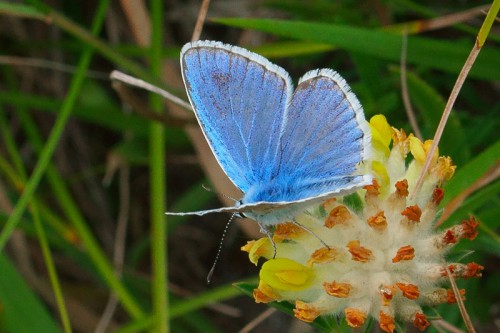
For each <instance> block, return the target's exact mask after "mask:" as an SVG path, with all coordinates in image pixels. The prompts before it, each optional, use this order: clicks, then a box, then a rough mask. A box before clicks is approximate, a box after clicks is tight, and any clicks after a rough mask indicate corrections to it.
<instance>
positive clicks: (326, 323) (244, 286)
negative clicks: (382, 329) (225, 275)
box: [234, 282, 339, 332]
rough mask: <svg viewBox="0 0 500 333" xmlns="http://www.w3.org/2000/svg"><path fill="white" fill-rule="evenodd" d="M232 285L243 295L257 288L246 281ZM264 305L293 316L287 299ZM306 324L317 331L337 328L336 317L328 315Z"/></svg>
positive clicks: (331, 330)
mask: <svg viewBox="0 0 500 333" xmlns="http://www.w3.org/2000/svg"><path fill="white" fill-rule="evenodd" d="M234 286H235V287H236V288H238V289H239V290H240V291H241V292H243V293H244V294H245V295H247V296H250V297H253V290H254V289H255V288H257V284H255V283H248V282H239V283H235V284H234ZM266 305H268V306H270V307H272V308H275V309H277V310H279V311H281V312H284V313H286V314H288V315H290V316H292V317H293V316H294V314H293V309H294V308H295V306H294V305H293V304H292V303H290V302H287V301H281V302H270V303H267V304H266ZM332 321H333V322H332ZM308 324H309V325H311V326H312V327H314V328H315V329H317V330H318V331H319V332H336V331H338V330H333V328H338V326H339V324H338V322H337V319H336V318H333V317H328V318H327V317H318V318H316V320H314V321H313V322H312V323H308Z"/></svg>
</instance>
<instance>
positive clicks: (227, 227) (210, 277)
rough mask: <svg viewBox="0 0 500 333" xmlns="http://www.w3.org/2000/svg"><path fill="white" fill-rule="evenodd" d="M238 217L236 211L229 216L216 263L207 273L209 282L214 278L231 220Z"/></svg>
mask: <svg viewBox="0 0 500 333" xmlns="http://www.w3.org/2000/svg"><path fill="white" fill-rule="evenodd" d="M235 218H236V213H233V215H231V217H230V218H229V221H227V223H226V227H225V228H224V231H223V232H222V237H221V239H220V244H219V249H218V250H217V254H216V255H215V259H214V263H213V264H212V268H210V271H209V272H208V274H207V284H210V282H211V280H212V275H214V271H215V266H217V263H218V262H219V257H220V254H221V252H222V245H223V243H224V239H225V238H226V234H227V230H228V229H229V226H230V225H231V222H233V221H234V219H235Z"/></svg>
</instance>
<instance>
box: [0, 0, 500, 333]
mask: <svg viewBox="0 0 500 333" xmlns="http://www.w3.org/2000/svg"><path fill="white" fill-rule="evenodd" d="M489 4H491V3H490V2H488V1H439V2H436V1H409V0H385V1H382V0H373V1H328V0H311V1H299V0H284V1H270V0H269V1H252V0H238V1H222V0H221V1H217V0H214V1H212V2H211V3H210V6H209V8H208V18H207V21H206V22H205V24H204V27H203V31H202V33H201V39H211V40H220V41H223V42H226V43H230V44H234V45H240V46H243V47H246V48H249V49H251V50H253V51H255V52H258V53H260V54H262V55H264V56H266V57H268V58H269V59H270V60H271V61H273V62H275V63H277V64H279V65H280V66H282V67H284V68H285V69H287V71H289V72H290V74H291V76H292V77H293V78H294V80H297V79H298V78H299V77H300V76H301V75H302V74H303V73H305V72H306V71H308V70H311V69H315V68H323V67H327V68H332V69H335V70H336V71H338V72H339V73H341V75H342V76H343V77H344V78H345V79H346V80H347V82H348V83H349V84H350V85H351V87H352V89H353V91H354V92H355V93H356V95H357V96H358V98H359V100H360V101H361V103H362V104H363V107H364V109H365V113H366V116H367V118H369V117H371V116H372V115H375V114H379V113H382V114H384V115H385V116H386V117H387V119H388V121H389V123H390V124H391V125H393V126H395V127H398V128H404V129H405V130H406V131H407V133H409V132H413V129H412V128H411V126H410V124H409V121H408V117H407V113H406V111H405V106H404V104H403V99H402V90H403V89H402V85H401V51H402V49H403V40H404V38H403V35H404V34H405V33H406V34H407V35H408V37H407V47H406V63H407V66H406V69H407V77H406V80H407V85H408V88H407V92H408V95H409V98H410V101H411V104H412V106H413V109H414V113H415V115H416V120H417V123H418V125H419V127H420V129H421V132H422V136H423V137H424V138H429V139H430V138H432V137H433V135H434V132H435V130H436V127H437V124H438V122H439V119H440V117H441V114H442V111H443V109H444V106H445V103H446V100H447V99H448V96H449V94H450V91H451V89H452V87H453V84H454V82H455V80H456V78H457V76H458V73H459V72H460V70H461V68H462V66H463V64H464V62H465V60H466V58H467V56H468V54H469V52H470V50H471V49H472V47H473V46H474V43H475V41H476V36H477V33H478V31H479V28H480V27H481V24H482V23H483V21H484V19H485V16H486V12H487V10H488V8H489ZM200 5H201V1H180V0H169V1H154V0H152V1H144V2H143V1H36V0H32V1H0V14H1V15H2V16H1V19H0V45H1V48H0V49H1V52H0V134H1V139H0V226H1V231H0V248H1V251H2V252H1V254H0V331H1V332H13V333H14V332H63V331H64V332H70V331H74V332H115V331H116V332H143V331H151V332H166V331H168V330H169V329H170V331H172V332H238V331H240V330H242V329H244V328H245V327H246V325H247V324H248V323H252V322H253V320H255V318H256V317H257V316H259V315H261V314H263V313H264V314H265V315H266V316H267V317H266V319H265V320H264V321H263V322H262V323H257V322H255V323H256V327H255V328H253V330H252V332H307V331H309V330H310V329H309V328H308V326H307V325H305V324H303V323H299V322H298V321H297V320H295V319H294V318H292V317H289V316H287V315H286V314H283V313H281V312H272V313H271V312H269V313H267V309H268V308H267V307H266V306H265V305H262V304H255V303H254V301H253V299H252V298H250V297H247V296H243V294H242V293H241V292H240V290H238V289H236V288H234V287H233V286H232V283H234V282H237V281H243V280H244V281H249V282H255V279H256V274H257V269H256V268H255V267H254V266H253V265H251V264H250V263H249V262H248V259H247V256H246V255H245V253H243V252H241V251H240V249H239V248H240V246H242V245H243V244H244V243H245V242H246V240H248V239H250V238H251V237H252V235H253V234H252V231H251V230H246V231H245V232H244V231H242V230H239V229H238V228H232V229H230V230H229V232H228V235H227V237H226V240H225V243H224V249H223V251H222V257H221V262H220V263H219V265H218V267H217V268H216V273H215V275H214V278H213V282H212V284H211V285H206V282H205V278H206V274H207V272H208V270H209V269H210V266H211V263H212V260H213V258H214V255H215V253H216V251H217V247H218V245H219V241H220V236H221V234H222V231H223V229H224V225H225V222H226V221H227V219H228V217H226V216H224V215H221V216H207V217H203V218H189V219H188V218H184V219H181V218H176V219H170V218H169V219H168V221H167V218H166V217H165V216H164V212H165V211H166V210H167V209H168V210H169V211H191V210H199V209H206V208H208V207H217V206H220V205H221V204H220V202H219V201H217V198H216V197H215V195H214V194H213V193H211V192H207V191H205V190H204V189H203V188H202V187H201V184H207V185H209V186H211V187H213V188H215V189H217V190H220V189H221V188H220V187H219V186H218V184H214V183H213V181H212V182H211V180H210V179H208V178H206V176H205V174H206V173H205V172H206V171H207V169H210V168H211V166H210V165H209V164H208V163H206V161H205V160H204V159H203V158H201V159H198V158H197V154H196V153H195V151H197V150H198V151H199V150H200V149H203V148H200V147H202V146H201V144H202V143H201V142H200V141H197V139H196V137H195V136H193V135H192V133H191V134H190V132H189V127H191V128H192V126H194V125H193V123H192V117H190V115H189V112H188V111H185V110H180V109H175V107H173V106H172V105H169V104H165V103H164V101H163V99H162V98H160V97H158V96H152V95H148V94H147V93H145V92H144V91H141V90H137V89H131V88H126V87H124V86H121V87H118V88H117V89H119V91H120V93H121V94H120V95H119V94H117V92H116V91H115V90H113V88H112V83H111V81H110V80H109V73H110V72H111V71H112V70H114V69H119V70H121V71H124V72H126V73H129V74H131V75H134V76H137V77H139V78H141V79H143V80H145V81H147V82H150V83H154V84H157V85H160V86H162V87H163V88H165V89H167V90H168V91H170V92H171V93H173V94H175V95H177V96H179V97H181V98H183V99H186V98H185V93H184V90H183V87H182V81H181V79H180V72H179V66H178V56H179V50H180V47H182V45H183V44H184V43H186V42H188V41H190V39H191V36H192V34H193V30H194V27H195V23H196V19H197V17H198V12H199V9H200ZM499 42H500V25H499V24H498V21H497V22H496V23H495V24H494V25H493V28H492V31H491V34H490V36H489V37H488V40H487V42H486V44H485V46H484V48H483V50H482V51H481V53H480V55H479V57H478V58H477V60H476V62H475V63H474V66H473V68H472V71H471V72H470V75H469V77H468V79H467V80H466V82H465V84H464V86H463V88H462V90H461V92H460V94H459V96H458V99H457V102H456V104H455V107H454V110H453V113H452V114H451V117H450V119H449V121H448V124H447V127H446V130H445V132H444V135H443V138H442V141H441V143H440V146H439V147H440V153H441V154H444V155H449V156H451V157H452V159H453V161H454V162H455V164H456V165H457V172H456V175H455V177H454V178H453V179H452V180H451V181H450V182H449V183H448V184H447V185H446V186H445V190H446V196H445V199H444V200H443V202H442V206H443V207H444V206H446V205H447V204H449V203H450V202H452V200H454V199H456V198H462V199H464V200H463V202H461V204H460V205H459V206H458V207H455V208H456V210H454V212H453V214H451V216H449V218H448V219H447V220H446V222H445V223H444V224H443V226H442V227H447V226H450V225H453V224H456V223H458V222H460V221H461V220H463V219H465V218H468V217H469V216H470V215H474V216H475V217H476V218H477V219H478V220H479V221H480V222H481V225H480V227H479V236H478V237H477V238H476V239H475V240H474V241H462V242H461V243H460V244H459V245H457V246H456V247H455V248H454V249H453V251H452V252H451V253H450V254H449V256H450V258H454V260H458V261H460V260H465V261H466V262H470V261H475V262H477V263H479V264H481V265H483V266H485V270H484V273H483V277H482V278H481V279H474V280H467V281H458V284H459V287H460V288H465V289H466V290H467V301H466V303H465V304H466V307H467V310H468V312H469V315H470V316H471V318H472V320H473V323H474V324H475V325H476V328H477V330H478V331H479V332H492V331H494V330H498V329H499V322H500V307H499V305H500V304H499V300H500V284H499V283H498V281H500V271H499V269H498V268H499V265H500V261H499V254H500V237H499V235H498V230H499V226H500V205H499V198H498V193H499V188H500V182H498V174H499V163H498V161H499V156H500V143H499V141H498V133H499V132H500V122H499V118H500V117H499V116H500V99H499V96H500V84H499V83H500V81H499V78H500V43H499ZM124 95H125V96H128V98H129V99H130V100H129V99H127V103H125V102H124V100H123V98H125V97H124ZM120 96H121V97H122V98H120ZM186 124H187V125H186ZM186 126H187V128H188V131H187V132H186V131H185V130H184V129H185V128H186ZM186 133H187V134H186ZM212 180H213V179H212ZM464 258H465V259H464ZM429 311H430V312H428V313H435V314H436V316H437V315H439V316H441V317H442V318H443V319H444V320H445V321H447V322H449V323H450V324H451V325H453V326H456V327H458V328H460V329H464V326H463V320H462V319H461V317H460V314H459V311H458V309H457V307H456V306H455V305H445V306H441V307H439V308H437V309H435V311H434V310H432V309H430V310H429ZM433 311H434V312H433ZM167 323H169V324H167ZM368 330H369V328H368ZM429 330H430V331H433V330H434V329H433V328H430V329H429Z"/></svg>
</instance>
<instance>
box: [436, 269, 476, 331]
mask: <svg viewBox="0 0 500 333" xmlns="http://www.w3.org/2000/svg"><path fill="white" fill-rule="evenodd" d="M444 267H445V268H446V274H447V275H448V279H449V280H450V283H451V288H452V289H453V294H454V295H455V298H456V300H457V305H458V309H459V310H460V314H461V315H462V318H463V320H464V323H465V327H467V331H468V332H469V333H476V330H475V329H474V326H473V325H472V321H471V320H470V317H469V313H467V309H465V305H464V301H463V300H462V296H461V295H460V290H458V287H457V283H456V282H455V278H454V277H453V274H452V273H451V272H450V269H449V268H448V265H444Z"/></svg>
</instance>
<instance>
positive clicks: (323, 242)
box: [292, 219, 330, 249]
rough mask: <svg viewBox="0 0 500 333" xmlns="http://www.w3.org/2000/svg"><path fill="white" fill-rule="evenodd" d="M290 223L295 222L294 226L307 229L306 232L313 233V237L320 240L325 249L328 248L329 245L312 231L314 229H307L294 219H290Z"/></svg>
mask: <svg viewBox="0 0 500 333" xmlns="http://www.w3.org/2000/svg"><path fill="white" fill-rule="evenodd" d="M292 223H293V224H295V225H296V226H299V227H301V228H302V229H304V230H305V231H307V232H308V233H310V234H311V235H313V236H314V237H316V238H317V239H318V240H319V241H320V242H321V244H323V245H324V246H325V247H326V248H327V249H330V247H329V246H328V245H327V244H326V243H325V241H324V240H322V239H321V238H320V237H319V236H318V235H316V234H315V233H314V231H312V230H311V229H309V228H308V227H306V226H305V225H303V224H300V223H299V222H297V221H295V220H294V219H292Z"/></svg>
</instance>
